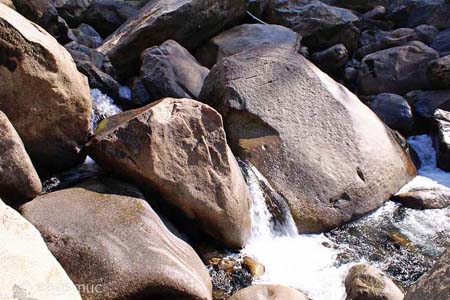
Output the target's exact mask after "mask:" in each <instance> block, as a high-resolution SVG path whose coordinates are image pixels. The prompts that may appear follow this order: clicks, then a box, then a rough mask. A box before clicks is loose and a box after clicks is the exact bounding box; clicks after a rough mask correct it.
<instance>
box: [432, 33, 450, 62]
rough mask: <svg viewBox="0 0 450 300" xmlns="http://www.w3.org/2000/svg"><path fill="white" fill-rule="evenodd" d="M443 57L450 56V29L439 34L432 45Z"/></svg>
mask: <svg viewBox="0 0 450 300" xmlns="http://www.w3.org/2000/svg"><path fill="white" fill-rule="evenodd" d="M430 47H431V48H433V49H434V50H436V51H437V52H439V54H440V55H441V56H446V55H450V28H448V29H446V30H443V31H441V32H439V33H438V34H437V35H436V36H435V37H434V39H433V42H432V43H431V45H430Z"/></svg>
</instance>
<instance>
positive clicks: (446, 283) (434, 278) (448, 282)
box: [405, 250, 450, 300]
mask: <svg viewBox="0 0 450 300" xmlns="http://www.w3.org/2000/svg"><path fill="white" fill-rule="evenodd" d="M449 261H450V250H447V251H446V252H445V253H444V254H443V255H442V256H441V257H440V258H439V260H438V261H437V262H436V264H435V265H434V266H433V268H432V269H431V270H430V271H429V272H427V273H426V274H425V275H424V276H422V277H421V278H420V279H419V280H418V281H417V282H416V283H414V284H413V285H412V286H411V287H410V288H409V290H408V292H407V293H406V296H405V300H423V299H433V300H447V299H448V295H450V264H449V263H448V262H449Z"/></svg>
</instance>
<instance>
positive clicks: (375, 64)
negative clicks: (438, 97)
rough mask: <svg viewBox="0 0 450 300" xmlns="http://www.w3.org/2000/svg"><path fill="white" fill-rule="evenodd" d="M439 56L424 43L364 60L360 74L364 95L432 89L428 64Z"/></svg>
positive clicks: (376, 53)
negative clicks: (430, 87) (429, 87)
mask: <svg viewBox="0 0 450 300" xmlns="http://www.w3.org/2000/svg"><path fill="white" fill-rule="evenodd" d="M438 57H439V55H438V53H437V52H436V51H435V50H433V49H432V48H430V47H428V46H426V45H425V44H423V43H421V42H417V41H414V42H410V43H409V44H408V45H405V46H399V47H394V48H390V49H386V50H381V51H378V52H375V53H372V54H369V55H367V56H365V57H364V59H363V60H362V62H361V67H360V69H359V74H358V90H359V92H360V93H361V94H364V95H370V94H379V93H394V94H400V95H401V94H404V93H406V92H409V91H412V90H417V89H422V88H426V87H428V86H429V85H430V84H429V81H428V76H427V68H428V63H429V62H430V61H432V60H434V59H436V58H438Z"/></svg>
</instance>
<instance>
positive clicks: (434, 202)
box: [391, 189, 450, 209]
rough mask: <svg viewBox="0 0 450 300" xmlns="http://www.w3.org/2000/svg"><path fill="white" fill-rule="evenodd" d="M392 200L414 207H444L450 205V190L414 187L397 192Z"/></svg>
mask: <svg viewBox="0 0 450 300" xmlns="http://www.w3.org/2000/svg"><path fill="white" fill-rule="evenodd" d="M391 200H392V201H395V202H398V203H400V204H402V205H403V206H405V207H409V208H412V209H442V208H446V207H447V206H450V190H449V189H419V190H416V189H414V190H412V191H409V192H405V193H399V194H396V195H395V196H394V197H392V199H391Z"/></svg>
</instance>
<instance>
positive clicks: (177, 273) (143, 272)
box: [20, 179, 211, 300]
mask: <svg viewBox="0 0 450 300" xmlns="http://www.w3.org/2000/svg"><path fill="white" fill-rule="evenodd" d="M142 199H143V196H142V194H141V193H140V192H139V191H138V190H137V189H136V188H134V187H132V186H130V185H127V184H124V183H120V182H118V181H115V180H111V179H100V180H90V181H87V182H84V183H82V184H79V185H77V186H76V187H73V188H69V189H65V190H61V191H57V192H53V193H49V194H46V195H43V196H41V197H39V198H36V199H35V201H32V202H29V203H27V204H25V205H23V206H22V207H21V208H20V211H21V213H22V215H23V216H24V217H25V218H26V219H28V220H29V221H30V222H31V223H33V224H34V225H35V226H36V227H37V229H38V230H39V231H40V232H41V233H42V235H43V237H44V239H45V241H46V242H47V245H48V247H49V249H50V251H51V252H52V253H53V254H54V255H55V257H56V258H57V259H58V261H59V262H60V263H61V265H62V266H63V267H64V269H65V270H66V271H67V273H68V274H69V276H70V277H71V278H72V280H73V281H74V282H75V284H77V285H78V286H82V287H88V288H89V287H90V288H89V289H80V292H81V294H82V297H83V299H85V300H98V299H102V300H109V299H127V298H129V297H130V295H132V296H131V297H132V298H133V299H161V298H163V299H164V298H166V299H167V298H170V297H172V296H173V295H177V297H180V298H182V299H192V300H194V299H195V300H210V299H211V281H210V278H209V276H208V273H207V270H206V268H205V267H204V265H203V264H202V262H201V260H200V258H199V257H198V256H197V255H196V254H195V252H194V250H193V249H192V248H191V247H190V246H189V245H187V244H186V243H184V242H183V241H182V240H180V239H178V238H177V237H175V236H174V235H173V234H172V233H171V232H170V231H169V230H168V229H167V228H166V227H165V226H164V224H163V223H162V221H161V220H160V218H159V217H158V216H157V215H156V213H155V212H154V211H153V210H152V208H151V207H150V206H149V205H148V204H147V202H145V201H144V200H142ZM91 286H93V287H94V288H92V287H91Z"/></svg>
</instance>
